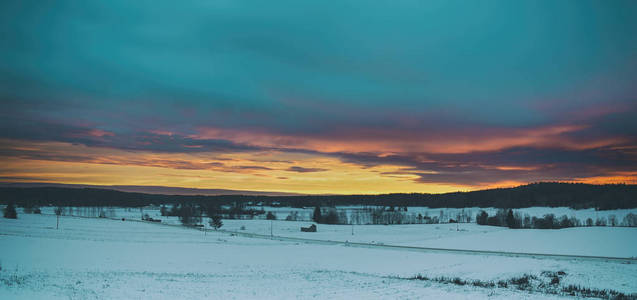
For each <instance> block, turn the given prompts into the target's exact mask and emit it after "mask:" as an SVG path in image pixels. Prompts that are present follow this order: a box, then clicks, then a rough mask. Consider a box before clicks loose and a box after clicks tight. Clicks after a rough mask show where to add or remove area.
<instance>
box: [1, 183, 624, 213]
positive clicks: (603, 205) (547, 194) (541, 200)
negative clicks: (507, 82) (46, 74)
mask: <svg viewBox="0 0 637 300" xmlns="http://www.w3.org/2000/svg"><path fill="white" fill-rule="evenodd" d="M10 202H13V203H15V204H16V205H18V206H22V207H25V206H29V207H33V206H118V207H141V206H146V205H151V204H153V205H162V204H177V203H182V204H183V203H193V204H200V205H210V204H212V205H228V204H232V205H235V206H237V205H241V206H244V205H250V204H253V205H254V204H257V203H261V204H263V205H270V206H288V207H313V206H336V205H368V206H428V207H431V208H440V207H449V208H462V207H496V208H524V207H532V206H548V207H571V208H575V209H584V208H595V209H599V210H609V209H621V208H637V185H625V184H610V185H590V184H576V183H555V182H543V183H533V184H528V185H523V186H519V187H514V188H499V189H489V190H481V191H472V192H455V193H446V194H421V193H411V194H382V195H315V196H312V195H308V196H241V195H224V196H184V195H158V194H144V193H131V192H120V191H114V190H108V189H95V188H61V187H29V188H19V187H2V188H0V203H1V204H8V203H10Z"/></svg>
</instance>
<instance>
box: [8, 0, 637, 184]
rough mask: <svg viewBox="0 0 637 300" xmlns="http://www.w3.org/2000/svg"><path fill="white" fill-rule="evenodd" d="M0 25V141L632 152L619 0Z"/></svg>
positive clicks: (206, 11)
mask: <svg viewBox="0 0 637 300" xmlns="http://www.w3.org/2000/svg"><path fill="white" fill-rule="evenodd" d="M0 25H1V26H0V39H1V41H2V42H1V43H0V55H1V57H2V59H0V101H1V102H2V106H3V109H2V112H0V117H1V119H0V139H2V140H3V141H4V142H3V144H4V145H0V146H2V149H0V151H1V152H0V154H1V155H2V157H5V159H9V158H13V157H23V156H24V155H26V158H30V159H35V158H39V159H46V160H51V161H55V160H57V159H58V158H56V156H55V155H52V154H51V153H50V152H49V151H47V150H46V149H44V150H41V151H40V152H38V153H31V154H28V155H27V154H19V153H17V152H16V150H15V146H16V145H17V144H20V143H26V142H34V141H38V142H64V143H71V144H81V145H86V146H88V147H102V148H109V149H119V150H130V151H147V152H154V153H155V152H156V153H190V152H193V151H209V152H212V153H243V152H246V151H283V152H284V153H291V154H293V153H310V154H316V155H324V156H329V157H335V158H337V159H339V160H341V161H343V162H347V163H355V164H359V165H360V166H361V167H362V168H364V167H369V166H370V165H383V164H389V163H391V164H398V165H400V166H402V167H404V170H405V172H407V173H410V174H415V175H416V176H417V178H416V179H415V180H416V181H417V182H423V183H449V184H464V185H480V184H484V183H485V182H486V183H494V182H499V181H503V180H509V179H510V180H514V181H517V182H529V181H538V180H575V179H578V178H597V177H613V176H615V177H617V176H619V177H625V178H627V179H626V180H627V181H629V182H634V180H635V179H634V178H635V177H634V176H636V175H635V174H636V172H637V155H636V147H637V138H636V137H637V121H635V119H637V118H635V117H634V116H635V115H636V113H637V104H636V103H637V99H636V97H637V88H636V86H637V2H635V1H399V2H396V1H339V2H338V3H326V2H322V1H303V2H301V1H267V2H254V1H182V2H178V3H176V2H171V1H107V2H100V1H77V2H76V1H57V2H42V1H3V2H2V3H1V4H0ZM92 130H101V131H104V132H108V133H109V134H108V135H102V136H97V137H96V136H93V135H90V134H87V133H88V132H91V131H92ZM167 132H170V135H169V136H168V135H166V133H167ZM210 132H215V134H212V135H211V133H210ZM237 136H250V137H251V138H243V139H241V138H238V137H237ZM149 140H151V142H148V141H149ZM291 140H292V141H293V142H290V141H291ZM321 143H323V144H326V147H324V148H323V147H319V146H317V145H318V144H321ZM334 145H338V146H334ZM472 145H475V147H473V146H472ZM10 146H11V147H10ZM185 146H190V147H185ZM192 146H197V147H194V148H193V147H192ZM21 155H22V156H21ZM29 155H31V156H29ZM423 157H424V158H426V159H423ZM23 158H24V157H23ZM567 161H568V162H567ZM505 164H506V165H507V166H518V167H524V168H525V170H519V169H518V170H499V169H497V166H503V165H505ZM531 169H532V170H531ZM432 172H433V173H435V174H432ZM5 173H7V172H5ZM7 174H8V173H7ZM467 174H469V175H467ZM627 174H628V175H627ZM631 174H632V175H631ZM6 176H8V175H6ZM626 176H628V177H626ZM477 178H481V179H479V180H478V179H477Z"/></svg>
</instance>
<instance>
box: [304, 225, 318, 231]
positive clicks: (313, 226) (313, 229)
mask: <svg viewBox="0 0 637 300" xmlns="http://www.w3.org/2000/svg"><path fill="white" fill-rule="evenodd" d="M301 231H302V232H316V224H312V225H310V227H301Z"/></svg>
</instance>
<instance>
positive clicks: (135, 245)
mask: <svg viewBox="0 0 637 300" xmlns="http://www.w3.org/2000/svg"><path fill="white" fill-rule="evenodd" d="M240 222H243V224H244V226H246V227H247V229H250V228H254V229H255V230H258V231H265V229H263V227H264V225H266V229H267V231H269V224H270V222H268V221H233V220H224V223H225V225H224V229H226V226H227V227H228V228H229V229H232V228H233V227H237V226H240V224H241V223H240ZM55 223H56V217H55V216H52V215H26V214H21V215H20V216H19V219H18V220H9V219H0V264H1V266H2V271H0V299H56V298H64V299H69V298H70V299H87V298H88V299H131V298H134V299H138V298H152V299H175V298H179V299H200V298H212V299H244V298H265V299H271V298H278V299H291V298H320V299H352V298H366V299H387V298H401V299H416V298H453V299H476V298H477V299H481V298H487V297H489V298H495V299H510V298H522V299H524V298H532V299H538V298H539V299H543V298H546V299H554V298H559V297H558V296H554V295H544V294H538V293H529V292H525V291H518V290H515V289H505V288H494V289H487V288H478V287H472V286H457V285H452V284H441V283H435V282H429V281H416V280H405V279H403V278H408V277H413V276H415V275H417V274H423V275H426V276H429V277H435V276H447V277H456V276H458V277H461V278H463V279H479V280H484V281H488V280H499V279H508V278H511V277H513V276H519V275H521V274H535V275H537V276H539V275H540V273H541V272H542V271H558V270H562V271H565V272H566V273H567V276H566V277H565V278H564V284H579V285H583V286H586V287H591V288H612V289H615V290H618V291H622V292H626V293H635V292H636V291H637V265H635V264H621V263H616V262H603V261H582V260H573V261H571V260H551V259H534V258H522V257H503V256H478V255H462V254H447V253H420V252H408V251H395V250H388V249H367V248H355V247H346V246H339V245H316V244H304V243H293V242H281V241H271V240H267V239H251V238H245V237H240V236H232V235H230V234H227V233H221V232H207V233H204V232H201V231H197V230H193V229H189V228H184V227H178V226H165V225H161V224H150V223H141V222H122V221H117V220H109V219H93V218H78V217H62V218H60V229H59V230H56V229H55ZM275 223H276V226H280V227H278V230H280V231H278V232H280V233H283V232H284V231H283V230H284V228H289V229H290V232H289V233H290V234H292V229H294V228H295V229H296V230H297V231H298V227H296V226H295V225H300V224H302V223H303V222H284V221H279V222H273V224H275ZM286 226H287V227H286ZM425 226H430V227H426V228H433V229H432V230H423V228H425ZM435 226H436V225H400V226H374V227H369V228H367V229H364V228H365V227H364V226H359V227H360V230H361V232H360V234H361V236H363V237H366V238H374V239H375V240H377V241H380V240H383V239H386V241H387V242H390V241H398V242H400V241H403V242H413V240H412V238H410V237H408V236H409V235H411V234H412V233H413V232H415V231H423V232H425V234H423V236H424V237H426V239H424V241H431V242H433V241H445V240H451V241H453V239H465V240H466V239H472V238H473V237H474V236H476V235H488V234H494V238H497V237H498V234H504V235H502V236H501V237H502V238H510V237H508V235H507V233H508V232H512V233H515V232H513V231H510V230H503V229H500V228H490V227H485V229H484V231H486V233H484V232H482V231H480V232H481V233H478V232H473V231H471V230H467V231H465V232H463V231H453V230H449V229H451V228H447V227H445V226H439V228H440V229H435ZM323 227H324V226H323V225H320V226H319V230H321V232H319V233H317V234H324V235H325V237H326V238H327V237H330V234H335V235H338V234H344V233H341V230H350V228H349V226H334V227H333V228H332V227H328V228H332V229H331V231H330V230H328V231H327V232H325V228H323ZM337 228H342V229H337ZM380 228H387V229H386V230H385V231H382V230H380ZM392 228H395V229H392ZM480 228H482V226H481V227H480ZM357 229H359V228H358V227H357V228H355V230H357ZM581 229H583V230H591V229H594V228H581ZM600 229H606V228H600ZM365 230H367V232H366V231H365ZM412 231H413V232H412ZM430 231H431V232H430ZM374 232H376V233H377V234H376V236H374ZM552 232H553V231H552ZM554 232H560V231H554ZM633 232H634V231H633ZM275 233H277V231H275ZM585 233H586V232H583V233H582V234H585ZM615 233H616V232H615V231H603V232H597V233H594V234H595V235H599V234H603V235H614V234H615ZM298 234H299V235H300V234H301V233H300V232H299V233H298ZM306 234H308V233H306ZM355 234H357V235H355V236H358V232H355ZM350 236H351V233H350ZM392 236H395V240H391V239H390V237H392ZM401 236H402V237H401ZM332 238H333V237H332ZM551 238H553V237H551ZM624 238H625V237H624ZM633 240H634V239H633ZM447 243H451V242H449V241H447ZM633 249H634V248H633ZM633 251H634V250H633Z"/></svg>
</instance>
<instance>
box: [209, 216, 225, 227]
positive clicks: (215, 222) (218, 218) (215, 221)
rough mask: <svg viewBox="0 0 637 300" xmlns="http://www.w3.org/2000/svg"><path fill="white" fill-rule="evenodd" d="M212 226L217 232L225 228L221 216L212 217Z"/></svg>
mask: <svg viewBox="0 0 637 300" xmlns="http://www.w3.org/2000/svg"><path fill="white" fill-rule="evenodd" d="M210 226H212V228H214V229H215V230H217V229H219V228H221V226H223V222H222V221H221V216H220V215H212V216H211V217H210Z"/></svg>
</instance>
